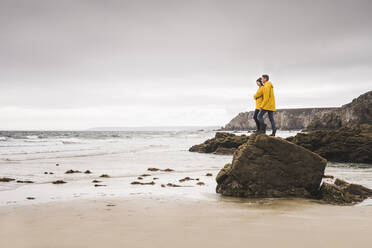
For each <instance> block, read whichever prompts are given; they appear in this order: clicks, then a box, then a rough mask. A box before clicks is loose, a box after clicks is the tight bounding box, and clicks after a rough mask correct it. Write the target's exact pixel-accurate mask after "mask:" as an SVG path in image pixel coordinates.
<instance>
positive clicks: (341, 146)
mask: <svg viewBox="0 0 372 248" xmlns="http://www.w3.org/2000/svg"><path fill="white" fill-rule="evenodd" d="M286 140H287V141H290V142H293V143H295V144H297V145H300V146H302V147H305V148H306V149H309V150H310V151H313V152H315V153H317V154H319V155H320V156H322V157H324V158H326V159H328V160H329V161H335V162H353V163H372V125H368V124H365V125H360V126H352V127H343V128H340V129H338V130H318V131H312V132H309V133H298V134H297V135H296V136H294V137H289V138H287V139H286Z"/></svg>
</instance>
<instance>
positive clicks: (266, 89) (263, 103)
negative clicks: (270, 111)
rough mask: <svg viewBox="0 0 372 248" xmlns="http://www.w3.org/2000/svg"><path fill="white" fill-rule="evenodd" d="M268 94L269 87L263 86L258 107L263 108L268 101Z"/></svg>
mask: <svg viewBox="0 0 372 248" xmlns="http://www.w3.org/2000/svg"><path fill="white" fill-rule="evenodd" d="M269 95H270V87H265V86H264V89H263V98H264V99H263V101H262V103H261V106H260V109H262V108H263V106H265V105H266V104H267V103H268V102H269Z"/></svg>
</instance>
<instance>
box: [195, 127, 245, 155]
mask: <svg viewBox="0 0 372 248" xmlns="http://www.w3.org/2000/svg"><path fill="white" fill-rule="evenodd" d="M248 138H249V137H248V136H246V135H241V136H237V135H235V134H232V133H225V132H217V133H216V135H215V137H214V138H212V139H208V140H206V141H205V142H204V143H202V144H199V145H194V146H192V147H191V148H190V149H189V151H190V152H200V153H214V154H222V155H231V154H233V153H234V152H235V150H236V148H238V147H239V146H240V145H242V144H244V143H245V142H247V141H248Z"/></svg>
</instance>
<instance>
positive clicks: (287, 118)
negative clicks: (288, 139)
mask: <svg viewBox="0 0 372 248" xmlns="http://www.w3.org/2000/svg"><path fill="white" fill-rule="evenodd" d="M335 109H336V108H298V109H278V110H277V111H276V112H275V115H274V119H275V123H276V127H277V128H279V129H281V130H301V129H306V128H307V126H308V125H309V124H310V123H311V121H312V120H313V118H314V117H315V116H320V117H323V116H324V115H326V114H328V113H330V112H332V111H334V110H335ZM253 114H254V111H249V112H244V113H239V114H238V115H237V116H236V117H234V118H233V119H232V120H231V121H230V122H229V123H228V124H227V125H226V126H225V127H223V128H222V130H254V129H256V123H255V122H254V120H253ZM265 122H266V124H268V128H270V127H271V125H270V123H269V121H268V120H267V119H265Z"/></svg>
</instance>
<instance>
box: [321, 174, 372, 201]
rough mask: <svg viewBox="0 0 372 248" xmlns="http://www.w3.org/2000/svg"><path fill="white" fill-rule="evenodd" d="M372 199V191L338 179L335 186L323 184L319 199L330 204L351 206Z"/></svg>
mask: <svg viewBox="0 0 372 248" xmlns="http://www.w3.org/2000/svg"><path fill="white" fill-rule="evenodd" d="M369 197H372V189H369V188H366V187H364V186H362V185H359V184H353V183H347V182H345V181H343V180H341V179H338V178H337V179H336V180H335V182H334V184H329V183H325V182H324V183H323V184H322V186H321V188H320V194H319V198H320V199H321V200H323V201H325V202H327V203H330V204H337V205H351V204H355V203H358V202H362V201H364V200H365V199H367V198H369Z"/></svg>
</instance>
